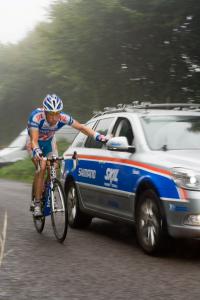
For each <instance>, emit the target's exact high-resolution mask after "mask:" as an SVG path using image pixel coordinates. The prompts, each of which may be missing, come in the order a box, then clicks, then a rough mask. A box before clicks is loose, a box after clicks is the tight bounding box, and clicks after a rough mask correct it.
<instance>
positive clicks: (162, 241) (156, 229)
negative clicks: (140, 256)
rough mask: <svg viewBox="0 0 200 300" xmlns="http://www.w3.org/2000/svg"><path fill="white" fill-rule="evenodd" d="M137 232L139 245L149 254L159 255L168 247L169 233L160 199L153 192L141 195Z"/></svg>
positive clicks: (138, 206) (144, 192)
mask: <svg viewBox="0 0 200 300" xmlns="http://www.w3.org/2000/svg"><path fill="white" fill-rule="evenodd" d="M136 232H137V239H138V242H139V245H140V246H141V247H142V249H143V250H144V251H145V252H146V253H148V254H154V255H155V254H159V253H161V252H162V251H163V250H164V249H165V246H166V242H167V231H166V225H165V221H164V218H163V216H162V213H161V207H160V199H159V197H158V196H157V194H156V193H155V192H154V191H153V190H151V189H148V190H145V191H143V192H142V193H141V194H140V197H139V202H138V205H137V208H136Z"/></svg>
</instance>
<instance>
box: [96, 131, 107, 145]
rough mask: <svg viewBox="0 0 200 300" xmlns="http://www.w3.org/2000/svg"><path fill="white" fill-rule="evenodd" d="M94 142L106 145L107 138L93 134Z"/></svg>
mask: <svg viewBox="0 0 200 300" xmlns="http://www.w3.org/2000/svg"><path fill="white" fill-rule="evenodd" d="M95 140H96V141H97V142H101V143H107V141H108V138H107V137H106V136H105V135H103V134H100V133H98V132H96V134H95Z"/></svg>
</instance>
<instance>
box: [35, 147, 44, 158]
mask: <svg viewBox="0 0 200 300" xmlns="http://www.w3.org/2000/svg"><path fill="white" fill-rule="evenodd" d="M33 157H34V158H35V159H37V160H42V150H41V149H40V148H34V149H33Z"/></svg>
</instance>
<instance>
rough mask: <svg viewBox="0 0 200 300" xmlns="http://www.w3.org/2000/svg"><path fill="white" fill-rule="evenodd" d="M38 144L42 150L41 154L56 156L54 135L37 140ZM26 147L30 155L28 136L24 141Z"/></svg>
mask: <svg viewBox="0 0 200 300" xmlns="http://www.w3.org/2000/svg"><path fill="white" fill-rule="evenodd" d="M38 145H39V147H40V149H41V150H42V154H43V156H45V157H50V156H52V155H55V156H58V150H57V145H56V138H55V136H54V137H53V138H52V139H50V140H47V141H38ZM26 148H27V150H28V152H29V154H30V155H31V156H32V150H31V148H30V138H28V140H27V143H26Z"/></svg>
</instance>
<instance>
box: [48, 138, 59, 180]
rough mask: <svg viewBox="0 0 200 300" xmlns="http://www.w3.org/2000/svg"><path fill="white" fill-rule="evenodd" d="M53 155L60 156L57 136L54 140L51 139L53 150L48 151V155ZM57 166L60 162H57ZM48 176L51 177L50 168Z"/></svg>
mask: <svg viewBox="0 0 200 300" xmlns="http://www.w3.org/2000/svg"><path fill="white" fill-rule="evenodd" d="M52 156H56V157H57V156H58V148H57V143H56V138H55V136H54V137H53V139H52V141H51V152H49V153H48V155H47V157H48V158H49V157H52ZM55 166H56V167H57V166H58V162H55ZM47 176H48V178H50V174H49V169H48V175H47Z"/></svg>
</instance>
